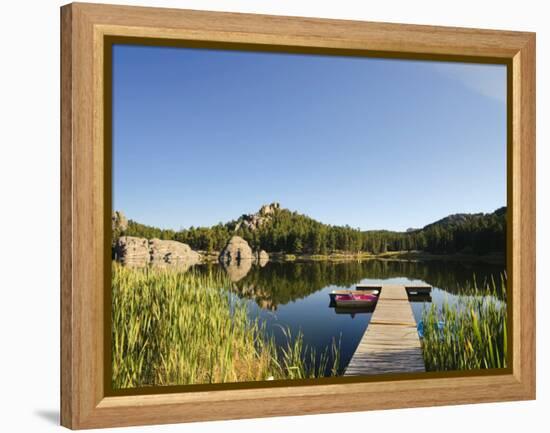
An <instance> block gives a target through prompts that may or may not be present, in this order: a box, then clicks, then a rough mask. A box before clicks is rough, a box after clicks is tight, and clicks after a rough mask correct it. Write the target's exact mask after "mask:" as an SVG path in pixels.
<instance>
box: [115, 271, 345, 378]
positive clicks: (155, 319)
mask: <svg viewBox="0 0 550 433" xmlns="http://www.w3.org/2000/svg"><path fill="white" fill-rule="evenodd" d="M229 286H230V281H229V280H228V279H227V278H224V277H223V276H220V275H213V274H209V275H206V276H204V275H199V274H196V273H194V272H193V271H190V272H180V271H178V270H177V269H172V268H155V269H151V268H140V269H136V268H129V267H124V266H122V265H120V264H118V263H116V262H113V263H112V317H111V320H112V330H111V331H112V383H113V388H115V389H121V388H134V387H143V386H156V385H189V384H207V383H224V382H246V381H258V380H277V379H305V378H314V377H322V376H326V375H327V373H328V375H329V376H331V375H332V376H333V375H337V374H339V373H340V367H339V343H337V342H336V340H333V343H332V346H331V347H327V348H326V349H325V350H323V351H321V352H320V353H319V352H317V351H315V349H313V348H310V347H308V346H307V345H305V344H304V339H303V335H302V334H301V332H299V333H298V334H297V335H292V334H291V332H290V330H288V329H284V328H283V329H282V332H283V334H284V336H285V338H286V344H283V345H282V346H280V347H277V345H276V343H275V339H274V337H273V336H272V335H270V334H269V333H268V332H267V330H266V328H265V325H264V324H262V323H260V322H259V320H257V319H256V320H252V319H250V318H249V316H248V315H247V304H246V302H244V301H242V300H240V299H239V298H237V297H236V296H235V295H233V294H231V293H228V292H227V291H226V290H224V289H223V287H229Z"/></svg>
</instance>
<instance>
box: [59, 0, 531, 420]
mask: <svg viewBox="0 0 550 433" xmlns="http://www.w3.org/2000/svg"><path fill="white" fill-rule="evenodd" d="M117 37H124V38H141V39H151V40H157V42H158V41H160V42H162V43H165V44H176V45H177V44H178V41H185V43H186V44H188V45H191V46H205V45H207V44H218V45H220V44H222V45H223V44H226V45H234V46H235V47H244V48H248V49H250V47H254V49H256V50H260V51H264V50H266V51H269V50H278V51H285V52H304V53H327V52H331V53H342V54H350V55H363V56H377V57H398V58H411V59H442V60H444V59H450V60H465V61H473V62H478V61H479V62H493V63H502V64H506V65H508V68H509V69H508V71H509V72H510V73H509V78H508V92H509V94H508V160H507V164H508V209H509V212H510V213H509V219H508V228H507V230H508V257H507V260H508V262H507V268H508V281H509V285H510V288H509V290H510V292H509V296H510V297H509V299H510V301H509V304H510V305H509V312H511V316H510V318H511V320H510V322H511V325H510V327H511V328H510V330H511V332H510V334H511V335H510V340H511V346H510V347H511V349H510V351H511V355H512V356H511V367H510V368H508V369H505V370H503V371H502V372H501V373H500V374H476V375H464V374H451V373H449V374H446V375H439V376H436V375H434V376H430V375H426V376H422V377H420V378H408V377H403V378H399V380H395V379H393V378H388V377H380V378H376V379H375V380H368V381H350V382H349V383H324V384H315V385H307V384H301V385H300V386H287V385H285V386H276V387H256V388H243V389H223V390H200V391H197V392H170V393H159V394H143V395H116V396H115V395H108V393H106V389H107V388H106V383H105V374H104V372H105V371H104V368H105V363H104V360H105V354H106V351H108V350H110V348H109V346H106V345H105V336H106V335H108V333H109V332H110V330H109V328H108V326H107V325H106V323H108V322H106V321H105V319H106V318H105V314H104V311H105V308H104V307H105V303H108V302H109V298H108V297H106V296H105V292H104V290H103V289H104V285H105V279H104V275H105V269H106V267H107V266H109V265H110V259H106V258H105V257H106V255H105V253H104V252H105V250H104V247H105V243H104V242H105V239H106V236H105V231H106V230H110V209H109V212H107V207H106V204H105V203H106V198H107V197H110V188H111V185H110V172H109V170H108V169H109V168H110V165H109V164H110V163H109V162H108V158H107V155H106V154H105V148H104V140H105V137H107V135H108V134H109V133H110V131H109V130H108V128H106V126H105V125H106V123H105V118H106V117H108V116H110V114H111V111H110V110H111V108H110V107H109V106H107V105H106V104H104V98H105V94H104V90H105V85H106V82H105V80H106V78H105V75H104V64H105V63H104V62H105V61H106V56H108V50H106V47H108V43H107V42H106V41H109V38H111V40H113V38H115V40H116V38H117ZM61 102H62V106H61V198H62V201H61V424H62V425H63V426H66V427H69V428H73V429H80V428H97V427H112V426H129V425H141V424H160V423H176V422H188V421H201V420H219V419H236V418H251V417H268V416H281V415H300V414H314V413H329V412H346V411H362V410H372V409H388V408H401V407H417V406H430V405H449V404H464V403H479V402H491V401H510V400H527V399H534V398H535V34H534V33H525V32H511V31H494V30H477V29H463V28H447V27H432V26H418V25H402V24H386V23H370V22H357V21H342V20H328V19H313V18H290V17H279V16H265V15H249V14H233V13H218V12H201V11H190V10H176V9H158V8H143V7H126V6H113V5H98V4H81V3H73V4H69V5H66V6H63V7H62V8H61Z"/></svg>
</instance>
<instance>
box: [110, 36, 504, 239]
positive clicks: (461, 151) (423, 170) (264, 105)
mask: <svg viewBox="0 0 550 433" xmlns="http://www.w3.org/2000/svg"><path fill="white" fill-rule="evenodd" d="M113 50H114V52H113V104H114V107H113V131H114V136H113V209H116V210H122V211H123V212H125V214H126V215H127V216H128V217H129V218H131V219H134V220H136V221H139V222H141V223H144V224H150V225H154V226H158V227H162V228H173V229H176V230H177V229H181V228H186V227H189V226H191V225H193V226H199V225H200V226H209V225H212V224H216V223H218V222H220V221H221V222H226V221H229V220H231V219H235V218H237V217H238V216H240V215H241V214H243V213H250V212H254V211H256V210H257V209H259V207H260V206H261V205H262V204H264V203H269V202H273V201H278V202H280V203H281V206H283V207H286V208H289V209H291V210H297V211H298V212H300V213H304V214H307V215H309V216H311V217H313V218H315V219H317V220H320V221H322V222H325V223H328V224H338V225H344V224H348V225H350V226H352V227H359V228H362V229H390V230H405V229H406V228H408V227H422V226H424V225H426V224H428V223H430V222H433V221H435V220H437V219H439V218H442V217H444V216H446V215H448V214H451V213H457V212H490V211H493V210H495V209H496V208H498V207H500V206H503V205H505V204H506V69H505V67H504V66H501V65H474V64H462V63H442V62H425V61H410V60H389V59H369V58H349V57H331V56H311V55H291V54H274V53H251V52H235V51H216V50H194V49H183V48H164V47H140V46H129V45H128V46H125V45H117V46H115V47H114V48H113Z"/></svg>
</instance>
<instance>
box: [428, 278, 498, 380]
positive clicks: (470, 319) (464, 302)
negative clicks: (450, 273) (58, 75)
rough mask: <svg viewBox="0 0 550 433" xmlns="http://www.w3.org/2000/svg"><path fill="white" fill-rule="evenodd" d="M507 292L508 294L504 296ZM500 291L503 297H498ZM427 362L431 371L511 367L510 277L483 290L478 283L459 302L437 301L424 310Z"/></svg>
mask: <svg viewBox="0 0 550 433" xmlns="http://www.w3.org/2000/svg"><path fill="white" fill-rule="evenodd" d="M503 293H504V295H503ZM497 294H500V299H498V298H497ZM422 321H423V323H424V338H423V340H422V345H423V353H424V362H425V364H426V369H427V370H428V371H443V370H471V369H483V368H503V367H506V366H507V359H506V355H507V350H508V348H507V340H508V338H507V310H506V280H505V277H502V289H501V290H498V291H497V287H496V284H495V282H494V281H492V282H490V283H488V284H487V287H486V288H485V289H484V290H480V289H479V288H478V287H477V286H476V284H475V283H474V284H473V286H472V289H471V290H469V291H468V294H467V295H459V296H458V299H457V302H456V304H454V305H450V304H449V303H448V302H445V303H444V304H443V305H442V307H441V308H440V309H438V308H437V306H436V305H435V304H432V306H431V307H430V308H426V309H424V311H423V312H422Z"/></svg>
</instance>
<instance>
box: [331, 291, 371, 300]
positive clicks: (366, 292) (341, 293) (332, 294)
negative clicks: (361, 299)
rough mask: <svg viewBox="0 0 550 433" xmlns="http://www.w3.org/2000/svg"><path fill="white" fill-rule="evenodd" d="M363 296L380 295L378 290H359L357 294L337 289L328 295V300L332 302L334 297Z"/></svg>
mask: <svg viewBox="0 0 550 433" xmlns="http://www.w3.org/2000/svg"><path fill="white" fill-rule="evenodd" d="M354 293H355V294H363V295H375V296H378V295H379V294H380V290H375V289H369V290H367V289H365V290H361V291H360V292H357V291H356V290H349V289H337V290H333V291H332V292H330V293H329V294H328V295H329V296H330V300H331V301H334V298H335V297H336V295H350V294H351V295H353V294H354Z"/></svg>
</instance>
